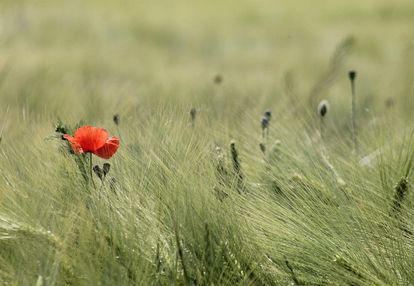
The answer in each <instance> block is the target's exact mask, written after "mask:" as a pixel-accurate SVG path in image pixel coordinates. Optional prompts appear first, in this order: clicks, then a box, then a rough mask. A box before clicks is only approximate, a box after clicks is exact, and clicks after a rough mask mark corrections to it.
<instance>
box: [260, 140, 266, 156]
mask: <svg viewBox="0 0 414 286" xmlns="http://www.w3.org/2000/svg"><path fill="white" fill-rule="evenodd" d="M259 147H260V150H261V151H262V152H263V154H265V153H266V145H265V144H264V143H260V144H259Z"/></svg>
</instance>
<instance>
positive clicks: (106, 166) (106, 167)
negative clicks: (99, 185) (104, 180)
mask: <svg viewBox="0 0 414 286" xmlns="http://www.w3.org/2000/svg"><path fill="white" fill-rule="evenodd" d="M110 169H111V164H109V163H104V164H103V166H102V171H103V175H104V177H105V176H106V175H107V174H108V173H109V170H110Z"/></svg>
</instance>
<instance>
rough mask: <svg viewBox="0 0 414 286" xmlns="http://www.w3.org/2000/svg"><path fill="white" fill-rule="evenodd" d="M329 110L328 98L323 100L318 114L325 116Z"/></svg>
mask: <svg viewBox="0 0 414 286" xmlns="http://www.w3.org/2000/svg"><path fill="white" fill-rule="evenodd" d="M328 111H329V103H328V101H327V100H322V101H321V102H320V103H319V105H318V115H319V116H320V117H325V115H326V114H327V113H328Z"/></svg>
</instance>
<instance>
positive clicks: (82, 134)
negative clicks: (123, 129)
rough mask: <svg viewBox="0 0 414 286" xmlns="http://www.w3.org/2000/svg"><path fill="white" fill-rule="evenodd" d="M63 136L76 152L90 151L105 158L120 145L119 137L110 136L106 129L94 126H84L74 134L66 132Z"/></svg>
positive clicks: (113, 152)
mask: <svg viewBox="0 0 414 286" xmlns="http://www.w3.org/2000/svg"><path fill="white" fill-rule="evenodd" d="M63 137H64V138H65V139H66V140H68V141H69V143H70V145H71V146H72V149H73V151H74V152H75V153H76V154H80V153H87V152H89V153H93V154H95V155H96V156H99V157H101V158H103V159H109V158H111V157H112V155H114V154H115V152H116V150H117V149H118V147H119V139H118V137H115V136H112V137H109V135H108V132H107V131H106V130H105V129H103V128H98V127H93V126H82V127H80V128H78V129H77V130H76V131H75V134H74V135H73V136H70V135H68V134H65V135H63Z"/></svg>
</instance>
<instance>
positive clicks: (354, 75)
mask: <svg viewBox="0 0 414 286" xmlns="http://www.w3.org/2000/svg"><path fill="white" fill-rule="evenodd" d="M348 75H349V79H350V80H354V79H355V78H356V75H357V73H356V71H354V70H352V71H349V73H348Z"/></svg>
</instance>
